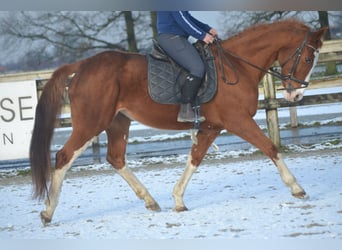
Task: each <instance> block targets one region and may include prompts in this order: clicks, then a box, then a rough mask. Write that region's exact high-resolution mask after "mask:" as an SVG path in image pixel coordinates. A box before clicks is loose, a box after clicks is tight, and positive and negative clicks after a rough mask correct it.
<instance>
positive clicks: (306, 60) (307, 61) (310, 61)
mask: <svg viewBox="0 0 342 250" xmlns="http://www.w3.org/2000/svg"><path fill="white" fill-rule="evenodd" d="M312 62H313V59H312V58H308V57H306V58H305V63H307V64H311V63H312Z"/></svg>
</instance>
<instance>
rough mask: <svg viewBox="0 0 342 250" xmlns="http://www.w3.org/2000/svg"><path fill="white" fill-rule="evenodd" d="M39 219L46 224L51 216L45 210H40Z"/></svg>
mask: <svg viewBox="0 0 342 250" xmlns="http://www.w3.org/2000/svg"><path fill="white" fill-rule="evenodd" d="M40 219H41V220H42V223H43V225H44V226H46V225H47V224H49V223H50V222H51V217H50V216H48V214H47V213H46V211H42V212H41V213H40Z"/></svg>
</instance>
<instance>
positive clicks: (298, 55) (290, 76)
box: [215, 31, 318, 91]
mask: <svg viewBox="0 0 342 250" xmlns="http://www.w3.org/2000/svg"><path fill="white" fill-rule="evenodd" d="M310 34H311V32H310V31H308V33H307V34H306V35H305V38H304V40H303V42H302V43H301V44H300V46H299V47H298V48H297V49H296V50H295V51H294V52H293V53H292V54H291V55H290V56H289V57H288V59H287V60H286V61H285V62H284V63H282V64H281V65H280V67H281V68H282V67H284V66H285V65H286V64H287V63H288V62H289V61H290V60H291V59H292V58H294V57H295V61H294V63H293V65H292V67H291V70H290V72H289V73H287V74H282V73H280V72H278V71H276V70H274V69H273V68H270V69H268V70H266V69H264V68H261V67H259V66H257V65H255V64H253V63H251V62H249V61H247V60H246V59H244V58H242V57H240V56H238V55H237V54H235V53H234V52H232V51H230V50H225V49H223V48H222V46H221V43H220V41H221V40H220V39H219V38H218V37H216V39H215V44H216V46H217V48H218V55H219V65H220V69H221V72H222V79H223V81H224V83H226V84H230V85H235V84H237V83H238V82H239V75H238V73H237V70H236V68H235V67H234V65H233V64H232V63H231V62H230V61H229V59H228V58H227V56H224V57H223V55H225V54H228V55H230V56H232V57H234V58H236V59H238V60H240V61H242V62H244V63H246V64H248V65H250V66H252V67H253V68H256V69H258V70H260V71H262V72H264V73H267V74H270V75H272V76H274V77H277V78H278V79H280V80H281V81H288V80H291V81H294V82H297V83H300V84H301V87H298V88H294V87H292V85H291V84H290V86H289V87H285V88H281V89H279V90H287V91H292V90H295V89H301V88H306V87H308V86H309V82H307V81H303V80H300V79H297V78H296V77H295V76H294V72H295V71H296V69H297V66H298V64H299V61H300V58H301V56H302V52H303V49H304V47H305V46H306V47H309V48H311V49H313V50H314V51H315V52H318V49H316V48H315V47H313V46H312V45H310V44H307V43H306V42H307V40H308V37H309V35H310ZM223 59H224V61H225V63H226V64H227V65H228V66H229V67H230V68H231V69H232V70H233V71H234V74H235V76H236V81H235V82H229V81H228V80H227V78H226V77H225V73H224V68H223V63H222V60H223Z"/></svg>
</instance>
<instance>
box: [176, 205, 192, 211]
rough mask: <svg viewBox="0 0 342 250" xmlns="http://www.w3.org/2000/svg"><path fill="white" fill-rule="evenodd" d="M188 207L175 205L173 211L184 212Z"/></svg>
mask: <svg viewBox="0 0 342 250" xmlns="http://www.w3.org/2000/svg"><path fill="white" fill-rule="evenodd" d="M188 210H189V209H188V208H187V207H185V206H184V207H175V208H174V209H173V211H175V212H185V211H188Z"/></svg>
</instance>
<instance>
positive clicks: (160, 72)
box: [147, 43, 217, 104]
mask: <svg viewBox="0 0 342 250" xmlns="http://www.w3.org/2000/svg"><path fill="white" fill-rule="evenodd" d="M155 46H158V45H155ZM194 46H195V47H196V49H197V50H198V51H199V54H200V55H201V57H202V60H203V62H204V63H205V66H206V72H207V73H206V76H205V78H204V80H203V83H202V86H201V88H200V90H199V92H198V100H199V102H200V103H206V102H209V101H210V100H211V99H212V98H213V97H214V95H215V94H216V91H217V73H216V67H215V58H214V56H213V55H212V52H211V50H210V48H209V47H206V48H204V47H203V45H202V44H200V43H196V44H194ZM154 50H158V52H157V54H156V52H155V51H154V52H152V54H150V55H147V59H148V92H149V94H150V96H151V98H152V99H153V100H154V101H155V102H158V103H162V104H179V103H180V101H179V100H180V95H181V94H180V89H181V86H182V84H183V83H184V80H185V77H186V76H187V74H188V73H187V72H186V71H185V70H184V69H183V68H182V67H180V66H179V65H177V64H176V63H175V62H174V61H173V60H172V59H170V58H169V57H168V56H167V55H165V54H163V52H162V51H161V48H156V47H155V48H154ZM157 57H158V58H157Z"/></svg>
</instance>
